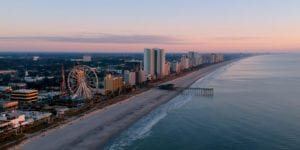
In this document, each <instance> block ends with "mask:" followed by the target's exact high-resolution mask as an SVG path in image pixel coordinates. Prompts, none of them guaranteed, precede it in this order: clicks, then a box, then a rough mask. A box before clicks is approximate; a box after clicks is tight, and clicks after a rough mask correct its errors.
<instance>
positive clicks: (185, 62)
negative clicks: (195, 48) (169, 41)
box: [180, 55, 190, 70]
mask: <svg viewBox="0 0 300 150" xmlns="http://www.w3.org/2000/svg"><path fill="white" fill-rule="evenodd" d="M189 68H190V59H189V58H188V56H187V55H182V57H181V60H180V70H185V69H189Z"/></svg>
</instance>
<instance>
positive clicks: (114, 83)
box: [104, 74, 123, 92]
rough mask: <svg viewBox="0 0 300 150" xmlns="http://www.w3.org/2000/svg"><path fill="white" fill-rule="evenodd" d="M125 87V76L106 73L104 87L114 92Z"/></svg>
mask: <svg viewBox="0 0 300 150" xmlns="http://www.w3.org/2000/svg"><path fill="white" fill-rule="evenodd" d="M122 88H123V78H122V77H114V76H113V75H112V74H108V75H106V77H105V78H104V89H105V90H109V91H112V92H116V91H120V90H122Z"/></svg>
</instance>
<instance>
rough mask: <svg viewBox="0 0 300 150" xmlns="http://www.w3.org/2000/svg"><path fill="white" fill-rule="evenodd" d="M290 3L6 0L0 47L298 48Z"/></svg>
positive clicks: (1, 5) (297, 21)
mask: <svg viewBox="0 0 300 150" xmlns="http://www.w3.org/2000/svg"><path fill="white" fill-rule="evenodd" d="M299 8H300V1H298V0H286V1H282V0H251V1H241V0H222V1H220V0H187V1H182V0H164V1H159V0H152V1H142V0H122V1H111V0H86V1H80V0H74V1H61V0H43V1H38V0H26V1H17V0H9V1H8V0H6V1H2V2H0V18H1V23H0V52H1V51H39V52H41V51H47V52H61V51H64V52H141V51H142V50H143V49H144V48H145V47H161V48H164V49H167V50H168V51H169V52H182V51H188V50H199V51H203V52H206V51H216V52H299V51H300V41H299V39H300V30H299V26H300V9H299Z"/></svg>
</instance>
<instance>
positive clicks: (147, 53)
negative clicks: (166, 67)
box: [144, 48, 155, 75]
mask: <svg viewBox="0 0 300 150" xmlns="http://www.w3.org/2000/svg"><path fill="white" fill-rule="evenodd" d="M154 67H155V64H154V50H153V49H149V48H145V49H144V70H145V73H146V74H150V75H154V73H155V72H154Z"/></svg>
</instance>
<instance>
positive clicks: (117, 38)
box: [0, 33, 182, 44]
mask: <svg viewBox="0 0 300 150" xmlns="http://www.w3.org/2000/svg"><path fill="white" fill-rule="evenodd" d="M0 40H10V41H48V42H70V43H115V44H179V43H181V42H182V41H181V40H179V39H177V38H174V37H170V36H160V35H113V34H104V33H101V34H93V35H79V36H16V37H0Z"/></svg>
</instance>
